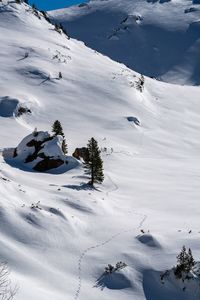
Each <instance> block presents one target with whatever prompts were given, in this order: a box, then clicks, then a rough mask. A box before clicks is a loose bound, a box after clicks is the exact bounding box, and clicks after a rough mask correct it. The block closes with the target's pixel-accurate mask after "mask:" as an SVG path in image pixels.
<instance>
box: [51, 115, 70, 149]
mask: <svg viewBox="0 0 200 300" xmlns="http://www.w3.org/2000/svg"><path fill="white" fill-rule="evenodd" d="M52 132H53V133H54V135H61V136H62V137H63V143H62V150H63V152H64V153H65V154H67V144H66V140H65V134H64V132H63V128H62V125H61V123H60V121H58V120H56V121H55V122H54V123H53V126H52Z"/></svg>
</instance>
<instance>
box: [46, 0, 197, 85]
mask: <svg viewBox="0 0 200 300" xmlns="http://www.w3.org/2000/svg"><path fill="white" fill-rule="evenodd" d="M49 14H50V16H51V18H52V20H53V21H54V22H59V23H62V24H63V25H64V26H65V28H66V30H67V31H68V32H69V33H70V35H71V36H73V37H75V38H77V39H80V40H82V41H84V42H85V43H86V44H87V45H89V46H90V47H91V48H93V49H96V50H97V51H99V52H101V53H104V54H106V55H108V56H109V57H111V58H112V59H114V60H116V61H119V62H122V63H124V64H126V65H127V66H129V67H130V68H132V69H134V70H136V71H138V72H140V73H142V74H145V75H147V76H150V77H151V76H153V77H157V78H159V79H161V80H164V81H167V82H171V83H180V84H187V85H199V84H200V60H199V52H200V2H199V1H195V0H160V1H159V0H134V1H133V0H106V1H103V0H90V2H89V3H88V4H86V5H80V6H75V7H71V8H66V9H61V10H57V11H52V12H49Z"/></svg>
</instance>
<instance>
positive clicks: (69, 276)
mask: <svg viewBox="0 0 200 300" xmlns="http://www.w3.org/2000/svg"><path fill="white" fill-rule="evenodd" d="M104 3H105V4H106V2H102V5H103V4H104ZM0 42H1V47H0V69H1V72H0V87H1V89H0V132H1V134H0V147H1V149H2V150H3V149H4V148H7V149H4V152H3V153H4V155H1V156H0V261H7V262H8V265H9V267H10V268H11V271H12V281H13V282H16V283H17V284H18V285H19V292H18V294H17V295H16V298H15V299H16V300H27V299H29V300H38V299H40V300H49V299H56V300H66V299H68V300H75V299H82V300H94V299H95V300H110V299H122V300H132V299H134V300H145V299H146V300H155V294H156V296H157V299H159V300H160V299H162V300H163V299H173V300H180V299H184V300H196V299H197V298H195V297H196V295H197V297H199V286H198V284H197V285H195V292H194V285H192V286H189V287H187V290H186V291H183V289H182V286H181V284H179V283H177V282H171V281H170V282H169V284H167V286H165V285H162V284H161V282H160V279H159V278H160V277H159V276H160V272H163V271H165V270H166V269H169V268H170V267H171V266H172V265H173V264H175V262H176V255H177V254H178V252H179V251H180V249H181V247H182V246H183V244H185V245H186V246H187V247H191V248H192V250H193V253H194V257H195V258H196V259H197V260H198V259H199V257H200V253H199V236H200V233H199V215H200V203H199V194H200V184H199V178H200V168H199V166H200V155H199V153H200V139H199V132H200V119H199V115H200V96H199V95H200V93H199V91H200V89H199V87H193V86H183V87H181V86H178V85H171V84H166V83H162V82H159V81H156V80H153V79H148V78H145V84H144V90H143V91H142V92H140V91H139V90H138V89H137V82H138V80H139V78H140V75H139V74H137V73H135V72H134V71H132V70H130V69H128V68H127V67H125V66H124V65H123V64H119V63H116V62H114V61H112V60H111V59H109V58H108V57H105V56H103V55H101V54H99V53H97V52H95V51H94V50H91V49H89V48H87V47H85V45H84V44H83V43H82V42H78V41H76V40H73V39H70V40H69V39H67V37H66V36H65V35H64V34H59V33H58V32H56V31H55V30H54V26H53V25H51V24H49V23H47V22H46V20H45V19H44V18H43V17H41V19H39V18H38V17H37V16H35V15H34V14H33V11H32V10H31V9H30V8H29V7H28V6H27V5H25V4H22V5H18V4H15V3H13V2H10V3H8V4H6V3H5V2H4V3H1V2H0ZM59 72H61V73H62V77H63V78H62V79H60V78H59ZM19 105H21V106H22V107H27V108H28V109H29V110H30V111H31V112H29V113H25V114H22V115H20V116H19V115H18V114H16V109H17V111H19V110H18V108H19ZM56 119H59V121H60V122H61V124H62V125H63V129H64V132H65V136H66V139H67V142H68V148H69V155H71V153H72V152H73V151H74V149H75V148H76V147H81V146H85V145H86V143H87V140H88V139H89V138H90V137H91V136H94V137H95V138H96V139H97V140H98V141H99V146H100V147H101V148H102V149H103V151H102V158H103V161H104V169H105V182H104V183H103V185H101V186H97V189H95V190H90V189H88V187H87V185H85V183H87V180H88V178H87V176H86V175H85V174H84V170H83V168H82V166H81V165H80V164H79V165H77V167H76V168H73V169H71V170H70V171H68V172H66V173H65V172H64V173H63V172H61V171H60V172H55V173H56V174H55V173H54V174H47V173H45V174H41V173H36V172H31V171H30V172H28V171H26V170H25V169H23V167H20V166H18V165H10V164H9V159H8V158H9V153H10V148H12V147H16V146H17V145H18V144H19V142H20V141H21V140H22V139H23V138H24V137H25V136H26V135H28V134H30V133H31V132H33V130H34V128H35V127H37V128H38V130H49V129H50V128H51V125H52V123H53V122H54V121H55V120H56ZM5 153H6V155H5ZM141 229H143V230H144V231H145V232H146V233H147V234H148V236H147V237H146V236H144V237H143V238H141V237H138V236H139V235H140V234H141V232H140V230H141ZM148 231H149V232H148ZM189 232H190V233H189ZM149 236H150V238H151V242H149ZM152 245H153V246H152ZM119 261H122V262H125V263H126V264H127V265H128V266H127V267H126V268H124V269H123V270H119V272H116V273H115V274H113V275H112V276H110V277H105V276H102V275H103V273H104V267H105V266H107V264H113V265H115V264H116V263H117V262H119ZM195 293H196V294H195Z"/></svg>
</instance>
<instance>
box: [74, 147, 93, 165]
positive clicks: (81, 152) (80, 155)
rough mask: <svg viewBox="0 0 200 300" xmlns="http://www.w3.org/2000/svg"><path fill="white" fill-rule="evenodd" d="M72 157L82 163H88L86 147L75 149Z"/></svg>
mask: <svg viewBox="0 0 200 300" xmlns="http://www.w3.org/2000/svg"><path fill="white" fill-rule="evenodd" d="M72 155H73V157H75V158H76V159H78V160H80V159H83V160H84V162H88V161H89V152H88V148H87V147H82V148H76V149H75V151H74V153H73V154H72Z"/></svg>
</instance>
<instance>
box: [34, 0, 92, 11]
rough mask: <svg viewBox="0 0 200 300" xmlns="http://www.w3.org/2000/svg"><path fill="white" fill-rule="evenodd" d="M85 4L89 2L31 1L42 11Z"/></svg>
mask: <svg viewBox="0 0 200 300" xmlns="http://www.w3.org/2000/svg"><path fill="white" fill-rule="evenodd" d="M83 2H88V1H87V0H29V3H30V4H33V3H34V4H35V5H36V6H37V8H38V9H40V10H52V9H57V8H63V7H67V6H71V5H75V4H79V3H83Z"/></svg>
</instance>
